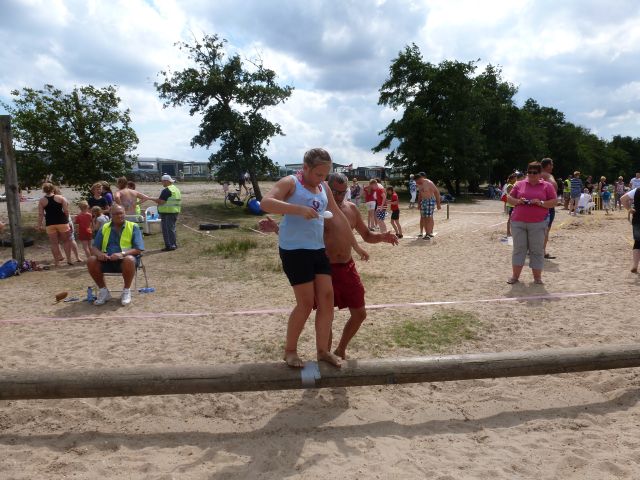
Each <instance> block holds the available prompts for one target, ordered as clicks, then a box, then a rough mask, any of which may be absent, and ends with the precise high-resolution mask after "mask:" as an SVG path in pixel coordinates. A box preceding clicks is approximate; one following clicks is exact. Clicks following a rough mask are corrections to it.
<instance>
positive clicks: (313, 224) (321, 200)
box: [278, 175, 328, 250]
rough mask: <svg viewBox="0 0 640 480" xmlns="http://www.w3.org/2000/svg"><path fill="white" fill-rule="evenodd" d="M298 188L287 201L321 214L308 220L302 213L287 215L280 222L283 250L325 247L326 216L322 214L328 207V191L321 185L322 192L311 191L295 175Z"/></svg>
mask: <svg viewBox="0 0 640 480" xmlns="http://www.w3.org/2000/svg"><path fill="white" fill-rule="evenodd" d="M291 176H292V177H293V180H294V181H295V182H296V189H295V190H294V192H293V195H291V197H289V199H288V200H287V203H291V204H293V205H304V206H305V207H311V208H313V209H314V210H316V211H317V212H318V214H319V215H320V216H319V217H318V218H314V219H312V220H307V219H306V218H304V217H301V216H300V215H285V216H284V219H283V220H282V222H280V234H279V235H278V238H279V245H280V248H282V249H283V250H297V249H306V250H320V249H321V248H324V237H323V234H324V217H323V216H322V214H323V213H324V211H325V210H326V209H327V203H328V201H327V192H325V189H324V187H323V186H322V185H320V189H321V190H320V193H311V192H310V191H309V190H307V189H306V188H304V187H303V186H302V184H301V183H300V181H299V180H298V179H297V178H296V177H295V176H294V175H291Z"/></svg>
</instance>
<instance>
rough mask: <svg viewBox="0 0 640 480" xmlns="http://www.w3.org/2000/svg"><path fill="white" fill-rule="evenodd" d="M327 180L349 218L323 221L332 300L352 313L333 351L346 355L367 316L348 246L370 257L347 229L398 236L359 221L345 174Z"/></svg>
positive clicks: (271, 226) (373, 238) (375, 236)
mask: <svg viewBox="0 0 640 480" xmlns="http://www.w3.org/2000/svg"><path fill="white" fill-rule="evenodd" d="M327 183H328V185H329V188H330V189H331V193H332V194H333V198H334V199H335V201H336V203H337V204H338V207H340V210H341V211H342V213H344V216H345V217H346V218H347V221H348V222H349V224H348V225H345V224H344V223H342V222H339V221H338V222H335V221H326V222H325V223H324V244H325V252H326V254H327V257H329V262H330V263H331V282H332V284H333V302H334V304H335V305H336V306H337V307H338V308H339V309H342V308H348V309H349V313H350V314H351V316H350V317H349V320H348V321H347V323H346V324H345V326H344V330H343V332H342V337H341V338H340V343H339V344H338V347H337V348H336V349H335V351H334V353H335V354H336V355H338V356H339V357H341V358H342V359H346V357H347V354H346V350H347V346H348V345H349V342H350V341H351V339H352V338H353V336H354V335H355V334H356V332H357V331H358V329H359V328H360V325H362V322H364V320H365V319H366V318H367V311H366V308H365V302H364V286H363V285H362V281H361V280H360V275H358V271H357V270H356V265H355V262H354V261H353V258H352V256H351V248H352V247H353V248H354V249H355V250H356V252H357V253H358V254H359V255H360V258H361V259H363V260H368V259H369V255H368V254H367V252H365V251H364V250H362V249H361V248H357V249H356V248H355V247H356V246H355V245H353V243H352V242H351V240H350V237H351V235H349V232H348V231H347V230H346V229H354V228H355V229H356V231H357V232H358V233H359V234H360V236H361V237H362V239H363V240H364V241H365V242H367V243H380V242H387V243H390V244H392V245H397V244H398V238H397V237H396V236H395V235H394V234H393V233H391V232H386V233H375V232H372V231H371V230H369V228H368V227H367V226H366V225H365V224H364V222H363V221H362V217H361V216H360V211H359V210H358V207H356V206H355V205H354V204H353V203H351V202H349V201H346V200H345V199H344V196H345V193H346V191H347V189H348V188H349V185H348V179H347V177H346V176H345V175H344V174H342V173H332V174H330V175H329V177H328V178H327ZM334 219H335V217H334ZM332 220H333V219H332ZM259 223H260V229H261V230H263V231H272V232H273V231H275V232H277V231H278V225H277V224H276V222H275V221H273V219H271V218H266V219H264V220H260V222H259ZM329 342H331V340H329Z"/></svg>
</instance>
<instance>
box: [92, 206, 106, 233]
mask: <svg viewBox="0 0 640 480" xmlns="http://www.w3.org/2000/svg"><path fill="white" fill-rule="evenodd" d="M91 218H92V219H93V220H92V221H91V230H92V231H93V236H94V237H95V235H96V232H97V231H98V230H100V229H101V228H102V225H104V224H105V223H107V222H108V221H109V217H107V216H106V215H105V214H104V213H102V208H101V207H99V206H97V205H96V206H95V207H91Z"/></svg>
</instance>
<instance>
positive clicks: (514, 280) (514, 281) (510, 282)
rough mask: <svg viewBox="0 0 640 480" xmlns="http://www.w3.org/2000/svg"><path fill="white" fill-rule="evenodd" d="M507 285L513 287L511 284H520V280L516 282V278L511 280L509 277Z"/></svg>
mask: <svg viewBox="0 0 640 480" xmlns="http://www.w3.org/2000/svg"><path fill="white" fill-rule="evenodd" d="M507 283H508V284H509V285H513V284H515V283H520V280H518V279H517V278H513V277H511V278H510V279H508V280H507Z"/></svg>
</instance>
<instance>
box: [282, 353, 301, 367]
mask: <svg viewBox="0 0 640 480" xmlns="http://www.w3.org/2000/svg"><path fill="white" fill-rule="evenodd" d="M282 359H283V360H284V361H285V362H286V363H287V365H289V366H290V367H292V368H302V367H304V362H303V361H302V360H300V357H299V356H298V352H296V351H295V350H285V352H284V357H283V358H282Z"/></svg>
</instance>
